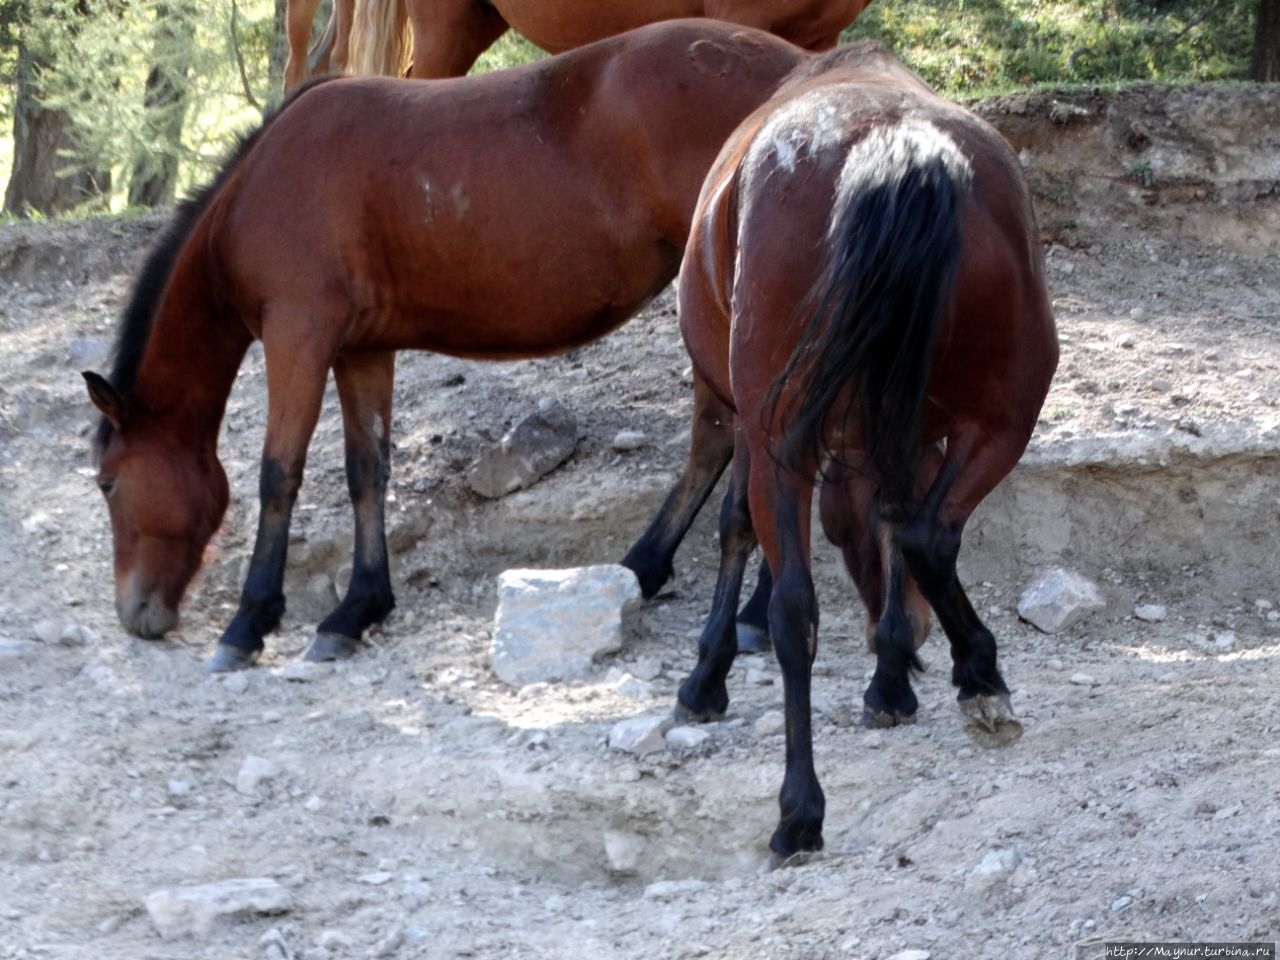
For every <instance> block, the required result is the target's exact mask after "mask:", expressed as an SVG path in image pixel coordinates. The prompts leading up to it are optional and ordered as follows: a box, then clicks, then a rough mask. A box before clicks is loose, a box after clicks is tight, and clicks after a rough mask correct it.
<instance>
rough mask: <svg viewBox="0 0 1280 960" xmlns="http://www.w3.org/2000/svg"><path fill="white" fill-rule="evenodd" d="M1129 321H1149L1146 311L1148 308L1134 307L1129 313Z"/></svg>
mask: <svg viewBox="0 0 1280 960" xmlns="http://www.w3.org/2000/svg"><path fill="white" fill-rule="evenodd" d="M1129 319H1130V320H1145V319H1147V310H1146V308H1145V307H1134V308H1133V309H1132V310H1130V311H1129Z"/></svg>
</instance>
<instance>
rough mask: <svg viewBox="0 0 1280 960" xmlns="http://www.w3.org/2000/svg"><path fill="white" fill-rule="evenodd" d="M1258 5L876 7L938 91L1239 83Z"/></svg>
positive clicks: (855, 30) (863, 26)
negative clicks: (1147, 82)
mask: <svg viewBox="0 0 1280 960" xmlns="http://www.w3.org/2000/svg"><path fill="white" fill-rule="evenodd" d="M1256 6H1257V0H874V2H873V3H872V4H871V6H870V7H868V8H867V10H866V11H865V12H864V13H863V14H862V15H861V16H860V17H859V18H858V20H857V22H856V23H854V25H853V26H852V27H851V28H850V29H849V30H847V31H846V32H845V35H844V38H843V39H844V40H846V41H848V40H852V39H861V38H876V39H879V40H881V41H883V42H884V43H885V44H886V45H887V46H888V47H889V48H890V49H891V50H893V51H894V52H895V53H896V54H897V55H898V56H900V57H901V58H902V59H903V60H904V61H906V62H907V63H908V64H910V66H911V67H912V68H913V69H915V70H916V71H917V72H919V73H920V74H921V76H923V77H924V78H925V79H926V80H927V81H929V83H931V84H933V85H934V87H936V88H937V89H938V90H940V91H942V92H945V93H949V94H953V95H958V94H964V95H976V94H978V93H984V92H994V91H999V90H1007V89H1009V88H1011V87H1016V86H1025V85H1027V84H1063V83H1124V82H1132V81H1135V80H1160V81H1191V80H1224V79H1240V78H1243V77H1244V75H1245V71H1246V69H1247V67H1248V61H1249V50H1250V46H1251V43H1252V24H1253V20H1254V14H1255V10H1256Z"/></svg>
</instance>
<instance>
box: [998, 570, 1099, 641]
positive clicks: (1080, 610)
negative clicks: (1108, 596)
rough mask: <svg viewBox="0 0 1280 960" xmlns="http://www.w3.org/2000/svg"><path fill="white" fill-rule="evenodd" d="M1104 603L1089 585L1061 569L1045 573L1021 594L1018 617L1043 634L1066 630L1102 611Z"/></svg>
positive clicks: (1094, 588)
mask: <svg viewBox="0 0 1280 960" xmlns="http://www.w3.org/2000/svg"><path fill="white" fill-rule="evenodd" d="M1106 605H1107V602H1106V600H1105V599H1104V598H1103V596H1102V591H1101V590H1099V589H1098V588H1097V587H1096V586H1095V585H1094V584H1093V583H1091V582H1090V581H1089V580H1086V579H1085V578H1084V577H1082V576H1080V575H1079V574H1078V573H1073V572H1071V571H1069V570H1064V569H1062V568H1061V567H1059V568H1057V569H1055V570H1051V571H1049V572H1048V573H1047V574H1045V575H1044V576H1043V577H1041V578H1040V579H1039V580H1037V581H1036V582H1035V583H1033V584H1032V585H1031V586H1029V587H1028V588H1027V589H1026V590H1025V591H1024V592H1023V594H1022V598H1021V599H1020V600H1019V601H1018V616H1020V617H1021V618H1022V619H1023V620H1026V621H1027V622H1028V623H1030V624H1031V625H1032V626H1034V627H1036V628H1037V629H1038V630H1041V631H1043V632H1045V633H1057V632H1058V631H1061V630H1066V629H1067V628H1068V627H1071V626H1074V625H1075V624H1077V623H1079V622H1080V621H1082V620H1084V619H1085V618H1086V617H1088V616H1089V615H1090V614H1092V613H1094V612H1096V611H1098V610H1102V609H1105V608H1106Z"/></svg>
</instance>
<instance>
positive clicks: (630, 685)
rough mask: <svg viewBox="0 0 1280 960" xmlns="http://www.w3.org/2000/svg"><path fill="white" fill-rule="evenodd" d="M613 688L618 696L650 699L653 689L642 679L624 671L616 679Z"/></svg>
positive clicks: (632, 698)
mask: <svg viewBox="0 0 1280 960" xmlns="http://www.w3.org/2000/svg"><path fill="white" fill-rule="evenodd" d="M613 690H614V692H615V693H616V694H618V696H620V697H627V698H628V699H631V700H652V699H653V690H652V689H650V687H649V685H648V684H647V683H645V682H644V681H643V680H639V679H637V678H636V677H633V676H632V675H631V674H629V673H624V674H623V675H622V676H621V677H620V678H619V679H618V681H617V682H616V683H615V684H614V685H613Z"/></svg>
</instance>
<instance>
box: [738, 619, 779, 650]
mask: <svg viewBox="0 0 1280 960" xmlns="http://www.w3.org/2000/svg"><path fill="white" fill-rule="evenodd" d="M737 627H738V652H739V653H768V652H769V651H770V650H772V649H773V641H772V640H770V639H769V632H768V631H767V630H761V629H760V628H759V627H757V626H755V625H754V624H751V623H741V622H740V623H738V625H737Z"/></svg>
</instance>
